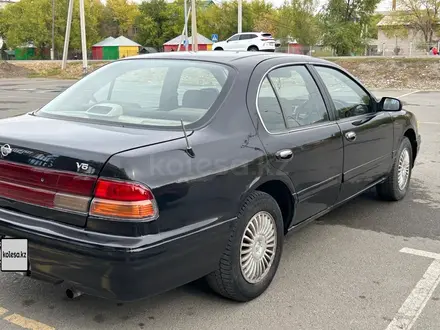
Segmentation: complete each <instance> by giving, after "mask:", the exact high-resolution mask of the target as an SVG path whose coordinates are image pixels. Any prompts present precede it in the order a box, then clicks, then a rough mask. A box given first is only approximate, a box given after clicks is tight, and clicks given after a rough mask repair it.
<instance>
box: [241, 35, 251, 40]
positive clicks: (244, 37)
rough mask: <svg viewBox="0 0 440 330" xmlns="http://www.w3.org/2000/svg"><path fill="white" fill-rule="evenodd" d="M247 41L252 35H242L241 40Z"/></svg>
mask: <svg viewBox="0 0 440 330" xmlns="http://www.w3.org/2000/svg"><path fill="white" fill-rule="evenodd" d="M246 39H250V35H249V34H242V35H240V40H246Z"/></svg>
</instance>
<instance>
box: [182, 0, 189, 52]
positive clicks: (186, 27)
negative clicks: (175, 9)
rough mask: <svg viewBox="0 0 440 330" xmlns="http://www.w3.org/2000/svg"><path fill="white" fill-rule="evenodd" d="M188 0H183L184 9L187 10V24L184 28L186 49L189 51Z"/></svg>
mask: <svg viewBox="0 0 440 330" xmlns="http://www.w3.org/2000/svg"><path fill="white" fill-rule="evenodd" d="M186 1H187V0H183V2H184V11H185V25H184V30H185V32H184V33H185V51H188V8H187V7H188V5H187V3H186Z"/></svg>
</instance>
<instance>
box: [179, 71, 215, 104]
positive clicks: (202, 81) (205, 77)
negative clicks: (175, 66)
mask: <svg viewBox="0 0 440 330" xmlns="http://www.w3.org/2000/svg"><path fill="white" fill-rule="evenodd" d="M194 77H197V80H196V81H194ZM221 89H222V86H221V84H220V83H219V82H218V80H217V79H216V78H215V77H214V75H213V74H212V73H211V72H210V71H209V70H206V69H202V68H199V67H187V68H185V69H184V70H183V71H182V75H181V76H180V81H179V86H178V88H177V95H178V104H179V106H181V107H185V106H188V104H192V103H194V106H196V105H197V103H198V104H199V105H198V106H202V105H203V106H204V108H206V109H208V108H209V107H210V106H211V105H212V103H214V101H215V100H216V99H217V96H218V94H219V93H220V91H221ZM200 92H202V93H200ZM194 93H200V94H201V96H200V98H195V99H191V97H192V95H193V94H194Z"/></svg>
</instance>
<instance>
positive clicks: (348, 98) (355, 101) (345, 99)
mask: <svg viewBox="0 0 440 330" xmlns="http://www.w3.org/2000/svg"><path fill="white" fill-rule="evenodd" d="M316 70H317V71H318V73H319V75H320V76H321V78H322V80H323V81H324V84H325V86H326V87H327V89H328V91H329V93H330V97H331V99H332V101H333V104H334V105H335V108H336V112H337V115H338V117H339V118H347V117H354V116H359V115H363V114H366V113H369V112H372V111H373V110H372V107H371V105H370V103H371V99H370V96H369V95H368V94H367V93H366V92H365V91H364V90H363V89H362V88H361V87H360V86H359V85H358V84H357V83H356V82H355V81H353V80H352V79H351V78H350V77H349V76H347V75H346V74H344V73H342V72H340V71H338V70H336V69H333V68H328V67H320V66H317V67H316Z"/></svg>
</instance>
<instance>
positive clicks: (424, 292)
mask: <svg viewBox="0 0 440 330" xmlns="http://www.w3.org/2000/svg"><path fill="white" fill-rule="evenodd" d="M400 252H403V253H408V254H413V255H416V256H420V257H426V258H431V259H434V261H433V262H432V263H431V265H430V266H429V267H428V269H427V270H426V272H425V274H424V275H423V277H422V279H421V280H420V281H419V282H418V283H417V285H416V287H415V288H414V289H413V290H412V292H411V294H410V295H409V296H408V298H407V299H406V300H405V302H404V303H403V305H402V307H400V309H399V311H398V312H397V314H396V316H395V317H394V319H393V320H392V321H391V323H390V324H389V325H388V327H387V328H386V330H409V329H411V328H412V326H413V325H414V323H415V322H416V321H417V318H418V317H419V316H420V314H421V313H422V311H423V309H424V308H425V306H426V304H427V303H428V300H429V299H430V298H431V296H432V293H433V292H434V290H435V289H436V287H437V285H438V284H439V283H440V254H438V253H433V252H428V251H422V250H415V249H410V248H403V249H401V250H400Z"/></svg>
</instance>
